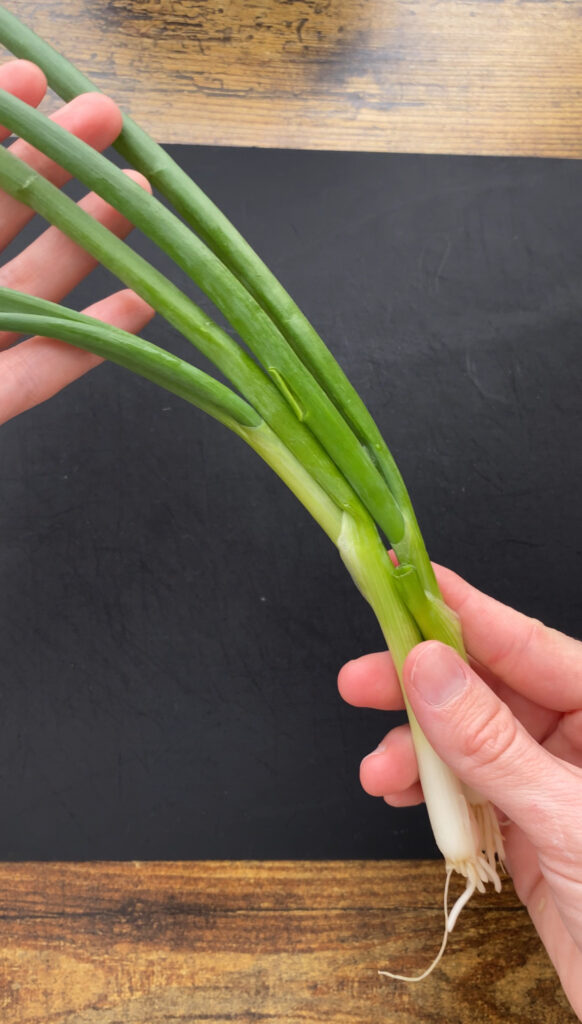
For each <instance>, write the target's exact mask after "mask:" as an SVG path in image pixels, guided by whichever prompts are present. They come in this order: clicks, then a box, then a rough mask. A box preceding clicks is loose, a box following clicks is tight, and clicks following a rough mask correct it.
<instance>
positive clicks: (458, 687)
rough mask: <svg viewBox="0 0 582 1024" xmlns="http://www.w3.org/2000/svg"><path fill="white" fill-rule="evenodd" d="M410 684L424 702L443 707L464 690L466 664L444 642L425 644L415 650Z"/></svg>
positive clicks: (466, 680) (466, 677)
mask: <svg viewBox="0 0 582 1024" xmlns="http://www.w3.org/2000/svg"><path fill="white" fill-rule="evenodd" d="M410 680H411V683H412V685H413V686H414V688H415V690H416V691H417V692H418V693H419V694H420V696H421V697H422V698H423V700H425V701H426V703H427V704H431V705H432V706H433V707H437V708H442V707H445V706H446V705H447V704H449V703H450V702H451V701H452V700H454V698H455V697H458V696H459V694H460V693H462V692H463V690H464V689H465V687H466V685H467V682H468V675H467V669H466V666H465V663H464V662H463V661H462V660H461V658H460V657H459V655H458V654H456V653H455V652H454V651H453V650H452V649H451V648H450V647H446V646H445V644H440V643H430V644H426V645H425V646H424V647H422V648H421V650H420V651H419V652H418V654H417V656H416V659H415V661H414V665H413V668H412V674H411V677H410Z"/></svg>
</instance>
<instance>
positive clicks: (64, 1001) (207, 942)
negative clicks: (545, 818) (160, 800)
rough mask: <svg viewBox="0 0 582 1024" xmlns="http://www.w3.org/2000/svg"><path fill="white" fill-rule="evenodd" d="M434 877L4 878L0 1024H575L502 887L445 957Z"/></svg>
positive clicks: (288, 868) (431, 868) (0, 882)
mask: <svg viewBox="0 0 582 1024" xmlns="http://www.w3.org/2000/svg"><path fill="white" fill-rule="evenodd" d="M442 884H443V868H442V865H441V864H440V863H435V862H410V861H408V862H402V863H393V862H331V863H330V862H322V863H319V862H297V863H291V862H268V863H255V862H245V863H241V862H200V863H172V864H164V863H149V864H144V863H127V864H119V863H110V864H97V863H92V864H13V865H10V864H5V865H3V866H1V867H0V893H1V904H0V906H1V914H0V929H1V931H0V1009H1V1019H2V1021H3V1022H4V1024H57V1022H58V1024H63V1022H66V1024H119V1022H121V1021H123V1022H124V1024H162V1022H168V1021H172V1022H173V1024H185V1022H187V1021H188V1022H190V1021H212V1022H214V1024H227V1022H228V1021H237V1022H240V1024H251V1022H260V1021H276V1022H277V1024H325V1022H328V1021H329V1022H331V1021H333V1022H334V1024H396V1022H398V1024H409V1022H410V1024H412V1022H413V1021H414V1022H418V1021H422V1022H423V1024H433V1022H434V1024H444V1022H446V1024H472V1022H479V1024H497V1022H499V1024H501V1022H503V1024H506V1022H508V1021H511V1022H512V1024H536V1022H539V1024H542V1022H543V1024H568V1022H570V1021H574V1020H575V1018H574V1015H573V1014H572V1013H571V1011H570V1009H569V1008H568V1006H567V1003H566V1001H565V998H564V996H563V994H562V992H561V989H560V986H559V984H558V982H557V979H556V976H555V974H554V971H553V969H552V967H551V965H550V963H549V961H548V958H547V956H546V954H545V952H544V951H543V949H542V947H541V945H540V942H539V940H538V938H537V936H536V934H535V932H534V930H533V927H532V925H531V923H530V921H529V918H528V917H527V914H526V912H525V911H524V909H523V908H522V907H521V906H520V904H519V902H518V900H517V898H516V896H515V894H514V892H513V890H512V887H511V885H510V883H508V882H506V883H505V886H504V890H503V893H502V894H501V896H496V895H495V894H491V895H486V896H482V897H479V898H478V899H475V900H474V901H473V902H472V903H471V904H470V905H469V907H468V908H467V910H466V911H465V912H464V914H463V917H462V919H461V920H460V922H459V924H458V926H457V929H456V930H455V932H454V933H453V934H452V936H451V939H450V944H449V949H448V950H447V953H446V956H445V959H444V960H443V961H442V962H441V965H440V966H439V968H438V970H437V971H435V973H434V974H433V975H432V976H431V977H430V978H428V979H427V980H426V981H425V982H423V983H421V984H420V985H406V984H404V983H402V982H397V981H392V980H390V979H389V978H386V977H380V976H379V975H378V973H377V972H378V968H383V967H387V966H389V967H390V968H391V969H395V970H400V971H405V972H411V973H418V972H420V971H421V970H422V969H423V968H424V967H426V965H427V964H428V963H429V962H430V961H431V959H432V957H433V956H434V953H435V951H436V949H437V948H438V946H439V943H440V939H441V930H442V909H440V904H441V895H442Z"/></svg>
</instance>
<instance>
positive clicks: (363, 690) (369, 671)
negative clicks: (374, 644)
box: [338, 651, 404, 711]
mask: <svg viewBox="0 0 582 1024" xmlns="http://www.w3.org/2000/svg"><path fill="white" fill-rule="evenodd" d="M338 688H339V692H340V694H341V696H342V697H343V699H344V700H345V701H346V703H347V704H353V705H354V706H355V707H359V708H377V709H378V710H379V711H399V710H401V709H402V708H403V707H404V700H403V697H402V691H401V689H400V683H399V682H398V676H397V674H396V669H395V668H394V664H393V662H392V658H391V656H390V654H389V653H388V651H381V652H379V653H377V654H365V655H364V656H363V657H362V658H356V659H355V660H354V661H348V662H347V664H346V665H344V666H343V668H342V669H340V672H339V675H338Z"/></svg>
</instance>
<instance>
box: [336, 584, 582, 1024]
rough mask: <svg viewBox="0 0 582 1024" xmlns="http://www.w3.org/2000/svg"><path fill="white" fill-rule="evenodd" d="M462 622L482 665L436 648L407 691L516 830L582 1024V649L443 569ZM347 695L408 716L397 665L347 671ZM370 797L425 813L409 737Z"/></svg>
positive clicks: (421, 718)
mask: <svg viewBox="0 0 582 1024" xmlns="http://www.w3.org/2000/svg"><path fill="white" fill-rule="evenodd" d="M437 576H438V581H439V584H440V586H441V590H442V593H443V597H444V599H445V601H446V603H447V604H448V605H449V606H450V607H451V608H453V609H454V611H456V612H457V613H458V614H459V615H460V618H461V622H462V626H463V634H464V637H465V642H466V646H467V650H468V652H469V655H470V659H471V664H470V666H469V665H467V664H466V663H465V662H464V661H463V660H462V659H461V658H460V657H459V656H458V655H457V654H456V653H455V652H454V651H453V650H452V649H451V648H449V647H446V646H444V645H443V644H440V643H437V642H436V641H426V642H424V643H422V644H419V645H418V646H417V647H416V648H415V649H414V650H413V651H411V652H410V654H409V655H408V658H407V660H406V662H405V665H404V673H403V682H404V687H405V689H406V693H407V695H408V698H409V700H410V703H411V705H412V709H413V711H414V714H415V715H416V717H417V719H418V722H419V724H420V727H421V728H422V730H423V732H424V733H425V735H426V737H427V739H428V740H429V742H430V743H431V744H432V746H433V747H434V749H435V750H436V752H437V753H438V754H439V755H440V757H441V758H442V759H443V761H445V762H446V763H447V764H448V765H449V766H450V767H451V768H452V769H453V771H454V772H455V774H456V775H457V776H458V777H459V778H460V779H461V780H462V781H463V782H465V783H467V784H468V785H470V786H472V787H473V788H474V789H476V790H477V791H478V792H480V793H482V794H483V795H484V796H485V797H487V798H488V799H489V800H490V801H491V802H492V803H493V804H494V805H495V806H496V807H497V808H498V809H499V811H500V812H501V817H502V819H507V820H508V821H509V824H508V825H506V826H505V827H504V828H503V833H504V839H505V848H506V863H507V867H508V870H509V872H510V874H511V875H512V877H513V881H514V884H515V889H516V892H517V894H518V896H519V898H520V899H521V900H522V902H523V903H524V904H525V905H526V906H527V908H528V911H529V913H530V916H531V918H532V920H533V922H534V925H535V927H536V928H537V930H538V933H539V935H540V937H541V939H542V942H543V943H544V945H545V947H546V949H547V951H548V953H549V955H550V957H551V959H552V962H553V963H554V966H555V967H556V970H557V972H558V975H559V977H560V980H561V982H562V985H563V987H564V991H565V993H566V995H567V996H568V999H569V1000H570V1003H571V1004H572V1007H573V1008H574V1010H575V1011H576V1013H577V1014H578V1016H579V1017H580V1019H582V643H580V642H579V641H578V640H574V639H572V638H571V637H567V636H564V635H563V634H562V633H559V632H557V631H555V630H553V629H550V628H549V627H547V626H544V625H542V623H540V622H538V621H537V620H534V619H530V618H528V617H527V616H525V615H522V614H521V613H520V612H517V611H514V610H513V609H511V608H508V607H506V606H505V605H502V604H500V603H499V602H498V601H495V600H494V599H493V598H490V597H487V596H485V595H484V594H482V593H480V592H479V591H478V590H475V589H474V588H473V587H471V586H470V585H469V584H468V583H466V582H465V581H464V580H462V579H461V578H460V577H458V576H456V575H455V574H454V573H452V572H450V571H449V570H446V569H442V568H438V567H437ZM338 684H339V690H340V693H341V695H342V697H343V698H344V700H346V701H347V702H348V703H350V704H353V705H356V706H358V707H371V708H378V709H381V710H396V709H400V708H402V707H403V706H404V704H403V700H402V696H401V692H400V686H399V684H398V679H397V676H396V672H395V669H394V666H393V664H392V661H391V658H390V655H389V654H388V653H387V652H383V653H380V654H370V655H366V656H364V657H362V658H359V659H357V660H355V661H352V662H349V663H348V664H347V665H344V667H343V668H342V670H341V672H340V674H339V679H338ZM360 778H361V782H362V785H363V787H364V789H365V790H366V792H368V793H370V794H371V795H372V796H382V797H384V800H386V802H387V803H389V804H391V805H393V806H395V807H403V806H407V805H411V804H416V803H420V802H421V801H422V790H421V786H420V782H419V780H418V769H417V765H416V758H415V754H414V749H413V746H412V739H411V736H410V729H409V727H408V726H397V727H396V728H394V729H392V731H391V732H389V733H388V735H387V736H386V737H385V739H384V740H383V741H382V742H381V743H380V745H379V747H378V748H377V750H375V751H374V752H373V753H371V754H369V755H368V756H367V757H365V758H364V760H363V761H362V764H361V768H360Z"/></svg>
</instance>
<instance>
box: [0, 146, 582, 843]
mask: <svg viewBox="0 0 582 1024" xmlns="http://www.w3.org/2000/svg"><path fill="white" fill-rule="evenodd" d="M172 152H173V155H174V156H175V157H176V158H177V160H178V161H179V162H180V163H182V164H183V165H184V166H185V167H186V168H187V169H188V170H189V171H190V172H191V173H193V175H194V177H195V179H196V180H197V181H198V182H199V184H201V185H202V187H203V188H205V189H206V190H207V191H208V192H209V193H210V195H211V196H212V198H213V199H214V200H215V201H216V202H218V204H219V205H220V206H222V207H223V209H224V210H225V211H226V212H227V213H228V214H229V215H230V216H231V217H232V219H233V220H234V222H235V223H236V225H237V226H238V227H239V228H240V229H241V230H242V232H243V233H244V234H245V235H246V236H247V237H248V238H249V240H250V241H251V242H252V243H253V244H254V245H255V246H256V248H257V249H258V250H259V252H260V253H261V254H262V255H263V257H264V258H265V259H266V260H267V262H268V263H269V264H270V266H271V267H272V269H273V270H274V271H275V272H276V273H277V275H278V276H280V278H281V279H282V281H283V282H284V283H285V284H286V286H287V287H288V288H289V290H290V291H291V293H292V294H293V295H294V297H295V298H296V299H297V301H298V302H299V304H300V305H301V306H302V308H303V309H304V310H305V312H306V313H307V314H308V315H309V316H310V317H311V318H312V320H313V322H314V323H315V324H316V326H317V327H318V328H319V330H320V331H321V333H322V334H323V336H324V337H325V339H326V341H327V342H328V344H329V345H330V346H331V348H332V349H333V351H334V353H335V354H336V355H337V357H338V358H339V360H340V361H341V363H342V364H343V366H344V367H345V369H346V370H347V372H348V374H349V375H350V377H351V378H352V380H353V382H354V383H355V385H356V386H357V387H358V389H359V390H360V392H361V394H362V396H363V397H364V399H365V401H366V403H367V404H368V405H369V407H370V409H371V410H372V411H373V413H374V415H375V417H376V418H377V420H378V422H379V424H380V426H381V429H382V431H383V432H384V434H385V436H386V438H387V440H388V442H389V444H390V446H391V448H392V450H393V452H394V455H395V456H396V458H397V460H398V462H399V464H400V466H401V469H402V471H403V473H404V476H405V479H406V481H407V483H408V485H409V488H410V491H411V493H412V496H413V500H414V502H415V506H416V509H417V512H418V516H419V519H420V522H421V525H422V527H423V529H424V533H425V537H426V540H427V544H428V546H429V550H430V552H431V554H432V556H433V557H434V558H435V559H437V560H440V561H442V562H444V563H446V564H448V565H450V566H451V567H452V568H454V569H456V570H457V571H459V572H461V573H463V574H465V575H466V576H467V577H468V578H469V579H471V580H472V581H473V582H474V583H475V584H476V585H477V586H479V587H481V588H483V589H485V590H486V591H488V592H490V593H492V594H494V595H495V596H496V597H498V598H500V599H501V600H504V601H507V602H509V603H511V604H514V605H516V606H518V607H520V608H521V609H523V610H524V611H526V612H528V613H530V614H533V615H536V616H539V617H541V618H542V619H545V620H546V621H548V622H550V623H551V624H552V625H554V626H556V627H558V628H560V629H563V630H566V631H568V632H571V633H574V634H577V633H580V630H581V626H580V623H581V614H580V613H581V609H582V597H581V588H580V578H581V576H582V541H581V529H580V512H579V510H580V507H581V504H582V482H581V481H582V474H581V472H580V449H581V445H582V426H581V418H580V412H579V409H580V390H581V383H582V358H581V354H580V353H581V328H580V324H581V320H582V227H581V225H582V164H580V163H577V162H560V161H536V160H529V161H528V160H508V159H484V158H481V159H479V158H475V159H473V158H458V157H432V156H431V157H428V156H398V155H378V154H341V153H334V154H328V153H298V152H292V153H289V152H283V151H275V152H270V151H259V150H229V149H212V148H195V147H174V148H173V149H172ZM136 246H137V247H138V248H139V249H140V250H141V251H143V252H145V253H146V254H147V253H149V252H150V248H149V244H148V243H147V242H145V241H144V240H143V239H139V238H137V237H136ZM161 265H164V266H165V263H164V262H162V264H161ZM177 277H178V279H179V280H180V281H182V280H183V277H182V275H180V274H178V275H177ZM111 287H113V284H112V281H111V279H110V277H109V275H108V274H107V273H105V272H104V271H98V272H96V273H95V274H94V275H93V276H92V277H91V278H90V280H89V281H87V282H85V283H84V284H83V286H82V287H80V288H79V289H78V290H77V291H76V293H75V294H74V296H73V298H72V302H73V303H74V305H75V306H77V307H79V308H82V307H83V305H85V304H87V303H88V302H90V301H93V300H94V299H95V298H97V297H98V296H101V295H103V294H105V293H106V291H107V290H108V289H109V288H111ZM146 336H147V337H149V338H151V339H152V340H154V341H155V342H157V343H158V344H166V345H168V346H169V347H170V348H172V350H174V351H176V352H179V353H181V354H184V353H188V354H189V353H190V349H189V347H188V346H187V345H186V343H185V342H183V341H182V340H181V339H180V338H177V337H176V336H175V335H174V333H173V332H172V331H170V330H169V329H168V328H167V327H166V326H165V325H164V323H163V322H162V321H161V320H156V321H154V322H153V323H152V325H151V326H150V327H149V328H148V329H147V331H146ZM0 480H1V487H0V581H1V583H0V645H1V647H0V664H1V666H2V713H1V715H0V772H1V778H0V819H1V821H2V830H1V832H0V856H1V857H2V858H4V859H8V858H15V859H19V858H42V859H44V858H49V859H53V858H58V859H69V858H80V859H83V858H90V859H100V858H106V859H107V858H113V859H118V858H141V859H146V858H162V859H178V858H216V857H219V858H223V857H224V858H280V857H285V858H287V857H290V858H296V857H300V858H318V857H331V858H336V857H337V858H350V857H364V858H366V857H370V858H376V857H396V858H398V857H422V856H432V855H433V853H434V846H433V842H432V839H431V836H430V832H429V829H428V826H427V824H426V820H425V813H424V810H423V809H422V808H415V809H413V810H402V811H393V810H391V809H389V808H388V807H386V805H384V804H383V802H382V801H381V800H373V799H372V798H370V797H367V796H366V795H365V794H364V793H363V792H362V791H361V790H360V787H359V782H358V764H359V760H360V758H361V757H362V755H363V754H365V753H366V752H368V751H369V750H370V749H372V748H373V747H374V746H375V744H376V743H377V742H378V741H379V739H380V738H381V737H382V736H383V734H384V733H385V731H386V730H387V729H388V728H389V726H390V724H393V723H394V722H395V721H398V716H388V715H386V714H380V713H376V712H372V711H365V712H363V711H358V710H355V709H353V708H349V707H346V706H344V705H343V704H342V702H341V701H340V699H339V697H338V696H337V691H336V673H337V670H338V669H339V667H340V666H341V664H342V663H343V662H344V661H345V660H346V659H348V658H350V657H354V656H356V655H358V654H360V653H363V652H365V651H368V650H371V649H377V648H378V647H379V646H380V645H381V639H380V636H379V633H378V629H377V627H376V625H375V622H374V620H373V618H372V616H371V614H370V613H369V611H368V609H367V607H366V606H365V604H364V603H363V601H362V599H361V598H360V596H359V595H358V593H357V592H356V590H355V588H354V587H353V585H352V583H351V581H350V580H349V579H348V578H347V575H346V573H345V570H344V569H343V567H342V565H341V564H340V562H339V558H338V556H337V554H336V552H335V549H334V548H333V546H332V545H330V543H329V542H328V541H327V539H326V538H325V537H324V535H323V534H322V533H321V532H320V531H319V529H318V527H317V526H316V525H315V524H314V523H312V521H311V520H310V519H309V517H308V516H307V514H306V513H305V512H304V511H303V510H302V508H301V507H300V506H299V505H298V504H297V502H296V500H295V499H294V498H293V497H292V496H291V495H290V494H288V493H287V492H286V491H285V489H284V487H283V486H282V485H281V484H280V483H279V482H278V480H277V479H276V478H275V477H274V475H273V474H272V473H271V471H270V470H268V469H267V468H266V467H265V466H263V464H262V463H261V462H260V461H259V460H258V459H257V457H256V456H255V455H254V454H253V453H252V452H251V451H250V450H247V449H246V448H245V447H244V445H242V443H241V442H239V441H238V440H237V439H235V438H234V437H233V436H231V435H230V434H228V433H227V431H226V430H224V428H222V427H220V426H219V425H217V424H215V423H214V422H213V421H211V420H209V419H206V418H205V417H204V416H203V415H202V414H201V413H198V412H197V411H196V410H193V409H192V408H191V407H190V406H188V405H186V404H185V403H183V402H181V401H179V400H178V399H175V398H173V397H171V396H168V395H166V394H165V393H163V392H161V391H159V390H158V389H156V388H155V387H154V386H153V385H150V384H148V383H146V382H143V381H140V380H137V379H134V378H132V377H131V376H130V375H129V374H128V373H126V372H125V371H122V370H119V369H117V368H116V367H113V366H106V367H102V368H100V369H99V370H98V371H96V372H95V373H93V374H91V375H90V376H89V377H87V378H86V379H84V380H83V381H81V382H80V383H78V384H76V385H74V386H72V387H71V388H69V389H68V390H67V391H66V392H65V393H63V394H62V395H60V396H59V397H57V398H56V399H53V400H52V401H51V402H49V403H47V404H45V405H44V406H42V407H40V408H38V409H36V410H34V411H32V412H30V413H27V414H26V415H23V416H21V417H20V418H18V419H17V420H14V421H12V422H11V423H9V424H7V425H6V426H4V427H3V428H2V431H1V437H0Z"/></svg>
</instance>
